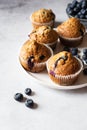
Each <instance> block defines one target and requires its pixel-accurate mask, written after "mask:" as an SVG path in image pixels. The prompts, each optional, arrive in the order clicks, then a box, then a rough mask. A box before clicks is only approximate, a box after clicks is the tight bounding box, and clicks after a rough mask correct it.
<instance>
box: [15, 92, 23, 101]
mask: <svg viewBox="0 0 87 130" xmlns="http://www.w3.org/2000/svg"><path fill="white" fill-rule="evenodd" d="M14 99H15V100H16V101H19V102H21V101H23V94H21V93H16V94H15V95H14Z"/></svg>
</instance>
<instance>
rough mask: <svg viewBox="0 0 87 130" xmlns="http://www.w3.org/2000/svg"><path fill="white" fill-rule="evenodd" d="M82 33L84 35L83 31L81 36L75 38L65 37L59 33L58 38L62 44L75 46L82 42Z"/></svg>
mask: <svg viewBox="0 0 87 130" xmlns="http://www.w3.org/2000/svg"><path fill="white" fill-rule="evenodd" d="M84 35H85V32H84V34H83V35H82V36H80V37H77V38H66V37H63V36H61V35H59V39H60V42H61V43H62V44H63V45H64V46H68V47H77V46H78V45H79V44H81V43H82V40H83V38H84Z"/></svg>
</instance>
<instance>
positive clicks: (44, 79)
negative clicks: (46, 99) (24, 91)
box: [28, 71, 87, 90]
mask: <svg viewBox="0 0 87 130" xmlns="http://www.w3.org/2000/svg"><path fill="white" fill-rule="evenodd" d="M28 74H29V75H30V76H32V77H33V78H34V79H35V80H36V81H38V83H41V84H42V85H45V86H47V87H50V88H53V89H63V90H70V89H78V88H82V87H86V86H87V76H84V75H83V73H81V74H80V76H79V78H78V80H77V81H76V82H75V84H73V85H70V86H61V85H57V84H55V83H53V81H51V79H50V78H49V76H48V74H47V71H43V72H41V73H30V72H28Z"/></svg>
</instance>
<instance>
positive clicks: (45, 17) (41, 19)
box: [31, 8, 55, 23]
mask: <svg viewBox="0 0 87 130" xmlns="http://www.w3.org/2000/svg"><path fill="white" fill-rule="evenodd" d="M31 18H32V21H34V22H38V23H47V22H50V21H51V20H54V19H55V15H54V13H53V12H52V10H51V9H44V8H42V9H40V10H37V11H35V12H34V13H33V14H32V16H31Z"/></svg>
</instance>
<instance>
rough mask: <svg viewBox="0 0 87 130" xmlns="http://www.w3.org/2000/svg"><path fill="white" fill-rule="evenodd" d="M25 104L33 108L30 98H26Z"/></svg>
mask: <svg viewBox="0 0 87 130" xmlns="http://www.w3.org/2000/svg"><path fill="white" fill-rule="evenodd" d="M25 105H26V106H27V107H30V108H33V106H34V102H33V100H32V99H27V100H26V101H25Z"/></svg>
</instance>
